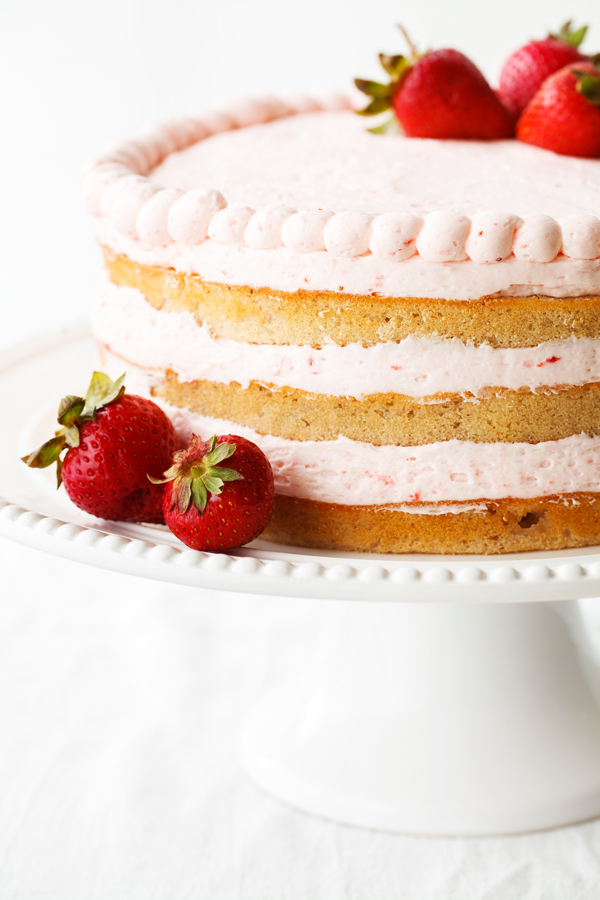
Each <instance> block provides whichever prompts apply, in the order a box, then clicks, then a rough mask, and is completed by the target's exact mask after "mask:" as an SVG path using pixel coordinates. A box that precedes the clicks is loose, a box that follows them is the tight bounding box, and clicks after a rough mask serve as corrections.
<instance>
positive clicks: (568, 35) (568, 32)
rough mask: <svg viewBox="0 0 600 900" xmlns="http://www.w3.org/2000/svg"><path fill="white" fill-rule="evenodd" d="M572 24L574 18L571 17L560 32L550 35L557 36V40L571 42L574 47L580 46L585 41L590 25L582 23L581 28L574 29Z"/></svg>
mask: <svg viewBox="0 0 600 900" xmlns="http://www.w3.org/2000/svg"><path fill="white" fill-rule="evenodd" d="M572 24H573V22H572V20H571V19H569V21H568V22H565V24H564V25H563V26H562V28H561V29H560V31H559V32H558V34H551V35H550V37H553V38H555V39H556V40H557V41H564V42H565V44H570V45H571V46H572V47H579V46H580V44H582V43H583V39H584V38H585V36H586V33H587V30H588V27H587V25H582V27H581V28H577V29H576V30H575V31H573V29H572V28H571V25H572Z"/></svg>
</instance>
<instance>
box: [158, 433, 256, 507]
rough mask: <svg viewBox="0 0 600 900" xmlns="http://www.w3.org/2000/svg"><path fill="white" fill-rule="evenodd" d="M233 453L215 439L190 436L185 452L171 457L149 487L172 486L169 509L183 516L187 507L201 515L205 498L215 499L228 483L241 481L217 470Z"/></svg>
mask: <svg viewBox="0 0 600 900" xmlns="http://www.w3.org/2000/svg"><path fill="white" fill-rule="evenodd" d="M235 451H236V445H235V444H229V443H227V442H226V441H222V442H221V443H219V444H217V438H216V435H214V436H213V437H212V438H211V439H210V440H209V441H203V440H202V439H201V438H199V437H197V436H196V435H193V437H192V441H191V443H190V446H189V447H188V449H187V450H178V451H177V453H175V454H174V455H173V465H172V466H171V467H170V468H169V469H167V471H166V472H164V478H152V477H151V476H150V475H148V478H149V480H150V481H151V482H152V484H166V483H167V482H169V481H172V482H173V491H172V494H171V509H172V510H173V509H175V508H177V512H178V513H179V514H180V515H184V514H185V513H186V512H187V510H188V509H189V507H190V503H192V504H193V506H194V507H195V508H196V509H197V511H198V512H199V513H203V512H204V510H205V509H206V504H207V503H208V500H209V494H215V495H218V494H220V493H221V491H222V489H223V486H224V484H225V483H226V482H228V481H243V480H244V476H243V475H241V474H240V472H237V471H236V470H235V469H228V468H226V467H225V466H220V465H219V463H221V462H223V461H224V460H226V459H229V457H230V456H233V454H234V453H235Z"/></svg>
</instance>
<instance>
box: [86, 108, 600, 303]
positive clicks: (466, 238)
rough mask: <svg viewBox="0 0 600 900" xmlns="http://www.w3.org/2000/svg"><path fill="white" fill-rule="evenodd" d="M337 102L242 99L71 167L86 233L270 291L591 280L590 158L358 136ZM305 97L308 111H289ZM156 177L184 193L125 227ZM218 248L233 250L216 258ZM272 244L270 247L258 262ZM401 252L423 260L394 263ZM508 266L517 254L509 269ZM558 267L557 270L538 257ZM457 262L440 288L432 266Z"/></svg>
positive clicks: (557, 288)
mask: <svg viewBox="0 0 600 900" xmlns="http://www.w3.org/2000/svg"><path fill="white" fill-rule="evenodd" d="M344 104H345V101H344V99H343V98H339V97H331V98H329V99H328V100H326V101H323V100H321V101H317V102H316V103H314V102H311V101H307V100H306V99H303V100H298V101H296V103H294V102H293V101H287V102H284V101H279V100H276V99H275V98H264V99H262V100H255V101H244V102H242V103H238V104H234V105H232V106H231V107H230V108H229V109H228V110H227V111H226V112H225V113H222V114H220V115H219V114H216V113H207V114H205V115H204V116H200V117H199V118H198V119H186V120H179V121H176V122H171V123H167V125H166V126H165V127H163V128H162V129H159V130H158V131H157V132H155V133H153V134H152V135H150V136H149V138H147V139H145V140H144V141H139V142H130V143H129V144H126V145H123V146H122V147H121V148H118V149H117V150H115V151H113V153H111V154H108V155H107V156H105V157H103V158H102V159H100V160H98V161H97V162H96V163H95V164H94V165H92V166H91V167H89V168H88V171H87V173H86V176H85V182H84V196H85V199H86V204H87V205H88V208H89V209H90V211H91V212H92V213H93V214H94V215H96V216H102V217H103V218H102V219H101V220H100V222H99V227H98V234H99V237H100V239H101V240H103V241H104V242H106V243H107V244H108V245H109V246H110V247H111V248H112V249H113V250H114V251H115V252H123V253H127V254H128V255H129V256H131V257H132V258H133V259H135V260H137V261H139V262H144V263H147V264H151V265H170V266H174V267H175V268H178V269H180V270H183V271H192V272H196V273H198V274H200V275H201V276H203V277H205V278H207V279H211V280H217V281H219V280H226V281H229V282H231V283H235V284H249V285H252V286H267V287H268V286H271V287H275V288H280V289H284V290H297V289H298V288H301V287H305V286H306V285H307V284H309V285H310V286H311V287H312V288H314V289H326V290H336V289H338V290H342V291H345V292H355V293H358V292H361V293H362V292H366V293H391V294H394V293H398V292H400V293H404V294H410V295H413V296H432V297H436V296H449V297H452V298H456V299H472V298H475V297H479V296H482V295H485V294H490V293H496V294H527V293H533V292H540V293H545V294H548V295H550V296H552V295H557V296H581V295H583V294H586V293H597V292H598V291H599V290H600V221H599V220H598V219H597V218H596V217H595V216H594V215H592V212H591V211H592V210H594V209H598V208H600V178H599V177H598V176H599V174H600V161H598V160H580V159H573V158H569V157H559V156H556V155H554V154H552V153H549V152H546V151H543V150H539V149H538V148H534V147H530V146H528V145H524V144H521V143H519V142H518V141H490V142H481V143H477V142H472V141H471V142H461V141H433V140H419V139H407V138H404V137H401V136H397V135H396V136H394V135H387V136H381V135H372V134H369V133H368V132H367V131H366V130H365V128H364V122H363V121H362V120H361V119H359V118H358V117H357V116H355V115H354V114H353V113H351V112H347V111H344V110H343V106H344ZM315 105H316V106H317V108H318V109H319V110H321V111H319V112H304V110H308V109H313V108H314V106H315ZM322 110H329V111H322ZM339 110H341V111H339ZM226 129H229V130H226ZM232 129H233V130H232ZM208 135H212V136H210V137H209V136H208ZM157 163H160V165H158V167H157V168H156V164H157ZM152 169H153V171H152ZM126 173H129V174H126ZM147 175H149V177H150V179H151V186H150V183H148V181H147V179H146V177H145V176H147ZM144 182H146V184H145V185H144ZM162 187H166V188H172V189H176V190H181V191H183V192H189V193H190V194H192V195H193V197H192V200H190V201H186V202H184V200H185V198H186V197H187V196H188V195H189V194H188V193H184V196H183V197H181V198H180V199H179V200H178V201H177V202H175V203H174V204H173V205H172V206H170V205H169V204H168V203H167V201H166V200H164V201H163V203H160V202H158V201H157V202H156V204H154V205H153V206H151V210H152V211H153V213H152V216H153V218H152V223H151V226H152V227H149V228H148V230H146V226H145V227H144V229H143V230H142V234H140V233H139V228H138V226H137V216H138V215H139V214H140V213H141V209H142V207H143V205H144V204H145V203H146V202H147V201H148V200H150V199H151V198H152V195H153V193H156V192H157V191H159V190H160V189H161V188H162ZM217 188H218V189H219V191H218V192H217V190H216V189H217ZM217 193H218V196H219V197H226V198H227V201H225V200H223V205H221V206H219V207H218V208H216V207H213V208H210V205H207V204H206V203H205V200H206V197H207V196H209V195H210V196H213V197H214V196H216V194H217ZM200 198H204V200H200ZM227 204H228V205H227ZM202 206H204V208H201V207H202ZM284 209H285V210H286V212H285V213H283V212H282V210H284ZM159 210H160V213H159ZM227 210H229V212H228V211H227ZM295 210H299V211H298V212H295ZM161 217H162V219H161ZM147 235H150V238H149V239H146V238H147ZM207 240H208V243H209V246H208V248H207V247H205V246H204V244H205V242H206V241H207ZM160 241H162V242H163V243H160ZM218 244H220V245H225V246H227V247H231V248H232V250H231V252H230V254H229V256H228V259H227V264H226V268H224V267H223V264H222V257H220V258H219V251H218V250H216V249H215V246H214V245H218ZM275 249H278V250H280V251H286V252H285V255H284V256H281V255H280V256H279V258H278V259H277V260H273V259H272V258H271V257H270V254H271V252H272V251H273V250H275ZM247 250H251V251H252V252H253V254H254V255H253V256H249V255H248V254H247V252H246V251H247ZM322 251H324V252H325V253H326V254H328V255H329V256H330V257H331V260H329V261H328V262H327V263H326V264H325V265H323V262H322V261H321V260H320V258H319V254H320V253H321V252H322ZM415 253H416V254H419V256H420V258H421V260H422V261H423V262H424V263H426V264H428V265H427V266H426V268H425V269H424V270H419V271H418V272H417V270H415V268H414V267H410V268H409V267H408V266H407V265H406V263H407V261H408V260H409V259H410V258H411V257H412V256H414V255H415ZM212 254H215V258H214V259H213V260H211V259H210V257H211V255H212ZM307 254H310V256H309V257H307ZM299 255H302V257H303V260H302V262H301V263H300V262H298V265H295V262H296V257H297V256H299ZM367 260H368V261H369V262H370V269H369V266H366V267H365V266H364V265H363V264H362V263H363V261H367ZM511 261H516V262H520V263H524V264H526V267H525V268H524V269H522V271H519V272H518V277H517V278H515V275H517V272H515V271H514V267H513V268H512V269H511V268H510V267H509V266H508V265H507V264H508V263H510V262H511ZM560 261H564V263H565V266H563V269H564V272H561V273H560V276H559V277H558V279H557V272H556V270H555V269H548V268H547V265H548V264H549V263H557V262H560ZM584 261H585V262H587V263H588V265H587V267H584V268H583V269H582V267H581V266H579V267H577V266H575V265H571V263H572V262H584ZM462 262H467V263H468V265H467V266H465V267H462V268H461V269H460V270H456V273H455V274H456V276H457V277H455V278H453V279H451V280H452V281H453V282H454V285H455V286H454V288H453V291H452V293H451V294H448V293H447V291H448V277H447V275H446V274H444V273H443V267H445V266H448V265H454V264H456V263H462ZM400 263H402V264H403V265H402V266H400V265H399V264H400ZM473 263H474V264H475V265H472V264H473ZM429 264H430V265H429ZM390 266H394V267H395V271H391V270H390V272H389V274H388V269H390ZM491 267H493V268H494V269H497V271H496V272H495V274H494V276H490V275H489V274H488V273H486V272H485V270H486V269H487V268H491ZM298 268H301V269H302V270H303V273H304V274H303V275H302V277H298V276H297V275H294V272H295V271H296V270H297V269H298ZM215 270H216V272H215ZM219 270H220V274H219ZM365 274H367V276H368V277H367V278H366V279H365ZM415 275H417V276H418V277H416V278H415ZM365 280H366V281H370V285H369V287H368V289H366V290H365Z"/></svg>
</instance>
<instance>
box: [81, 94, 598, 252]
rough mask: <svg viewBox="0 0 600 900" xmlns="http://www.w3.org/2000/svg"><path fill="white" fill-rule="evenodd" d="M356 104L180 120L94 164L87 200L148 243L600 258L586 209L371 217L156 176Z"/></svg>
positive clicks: (251, 108)
mask: <svg viewBox="0 0 600 900" xmlns="http://www.w3.org/2000/svg"><path fill="white" fill-rule="evenodd" d="M349 108H351V103H350V101H349V99H348V98H346V97H344V96H342V95H339V94H333V95H329V96H328V97H324V98H320V99H314V98H308V97H300V98H295V99H291V100H288V101H283V100H279V99H277V98H273V97H268V98H264V99H257V100H247V101H244V102H241V103H237V104H234V105H231V106H229V107H227V108H226V109H224V110H223V111H208V112H206V113H204V114H202V115H200V116H199V117H197V118H180V119H176V120H172V121H170V122H167V123H165V124H164V125H163V126H161V127H160V128H158V129H157V130H156V131H154V132H152V133H151V134H149V135H148V136H147V137H146V138H142V139H140V140H136V141H129V142H127V143H124V144H121V145H119V146H118V147H116V148H115V149H114V150H113V151H112V152H109V153H107V154H106V155H104V156H102V157H100V158H98V159H96V160H95V161H93V162H92V163H91V164H90V165H89V166H88V168H87V170H86V172H85V174H84V183H83V194H84V202H85V205H86V208H87V209H88V211H89V212H90V213H92V215H94V216H97V217H99V218H102V219H105V220H107V221H108V222H110V224H111V226H112V227H113V228H114V229H115V230H116V231H117V232H118V233H119V234H120V235H122V236H124V237H126V238H130V239H133V240H135V241H138V242H139V243H140V245H141V246H145V247H148V248H151V247H161V246H162V247H164V246H168V245H169V244H176V245H180V246H182V247H193V246H195V245H197V244H200V243H202V242H203V241H204V240H205V239H206V238H210V239H211V240H212V241H214V242H215V243H217V244H223V245H226V246H227V245H228V246H235V245H238V246H245V247H248V248H250V249H253V250H270V249H277V248H280V247H284V248H286V249H287V250H289V251H291V252H293V253H300V254H302V253H311V252H315V251H325V252H326V253H328V254H330V255H331V256H332V257H334V258H340V259H344V258H353V257H362V256H373V257H375V258H376V259H380V260H385V261H388V262H389V261H392V262H398V263H400V262H402V261H403V260H407V259H410V258H411V257H414V256H419V257H421V258H422V259H423V260H425V261H427V262H434V263H444V262H445V263H448V262H463V261H470V262H473V263H476V264H492V265H493V264H495V263H501V262H503V261H505V260H507V259H509V258H511V257H512V258H514V259H516V260H519V261H521V262H530V263H548V262H552V261H553V260H556V259H557V258H558V257H559V256H560V255H561V254H562V256H563V257H567V258H569V259H572V260H597V259H600V219H598V218H597V217H596V216H594V215H591V214H587V213H575V214H572V215H569V216H565V217H564V218H561V219H560V220H558V221H557V220H555V219H553V218H552V217H550V216H547V215H533V216H528V217H526V218H524V219H523V218H520V217H519V216H516V215H513V214H512V213H510V212H504V211H501V210H484V211H482V212H478V213H476V214H474V215H473V216H472V217H471V218H469V217H467V216H464V215H462V214H460V213H458V212H455V211H452V210H446V209H442V210H434V211H432V212H430V213H429V214H428V215H426V216H424V217H421V216H417V215H414V214H413V213H410V212H403V211H398V212H388V213H384V214H383V215H378V216H370V215H367V214H365V213H361V212H354V211H351V210H339V211H335V210H327V209H304V210H295V209H292V208H291V207H288V206H284V205H281V204H277V205H273V206H266V207H263V208H262V209H258V210H255V209H252V208H251V207H249V206H247V205H245V204H242V203H239V202H236V201H235V200H233V201H232V202H228V201H227V200H226V199H225V197H224V196H223V195H222V194H221V192H220V191H219V190H217V189H216V188H215V189H212V190H198V189H196V190H190V191H185V192H184V191H182V190H179V189H177V188H164V187H162V186H161V185H159V184H156V183H154V182H153V181H152V180H151V178H149V177H148V175H149V173H151V172H152V170H153V169H154V168H156V166H158V165H159V164H160V163H161V162H162V161H163V160H164V159H165V158H166V157H167V156H169V155H170V154H171V153H174V152H177V151H180V150H184V149H186V148H187V147H190V146H191V145H193V144H195V143H197V142H198V141H201V140H204V139H206V138H207V137H210V136H211V135H214V134H218V133H220V132H223V131H229V130H233V129H236V128H243V127H247V126H250V125H256V124H263V123H266V122H270V121H274V120H275V119H279V118H283V117H286V116H292V115H298V114H302V113H307V112H314V111H319V110H324V111H325V110H342V109H349Z"/></svg>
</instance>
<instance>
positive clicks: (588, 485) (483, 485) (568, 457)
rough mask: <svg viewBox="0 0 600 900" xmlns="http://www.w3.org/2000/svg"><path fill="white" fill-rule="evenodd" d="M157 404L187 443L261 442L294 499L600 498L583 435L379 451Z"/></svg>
mask: <svg viewBox="0 0 600 900" xmlns="http://www.w3.org/2000/svg"><path fill="white" fill-rule="evenodd" d="M105 368H106V370H107V371H108V373H109V374H111V375H112V376H113V377H116V376H117V375H120V374H121V373H122V372H123V368H124V367H123V360H121V359H120V358H118V357H114V356H111V354H105ZM162 377H163V375H162V373H157V372H152V371H147V370H146V371H145V370H143V369H141V368H138V367H136V366H132V365H128V366H127V389H128V390H129V391H130V392H132V393H138V394H145V395H148V393H149V390H150V386H151V385H152V384H157V383H159V382H160V380H161V379H162ZM155 400H156V398H155ZM158 402H159V403H160V405H161V406H163V408H165V410H166V411H167V413H168V415H169V416H170V417H171V418H172V420H173V422H174V424H175V427H176V428H177V430H178V431H179V433H180V434H181V435H182V437H184V438H185V439H188V440H189V438H190V437H191V434H192V433H194V434H199V435H201V436H202V437H204V438H209V437H210V436H211V435H213V434H239V435H241V436H242V437H246V438H248V439H249V440H251V441H254V443H256V444H258V445H259V447H261V448H262V450H263V451H264V453H265V454H266V455H267V456H268V458H269V460H270V462H271V465H272V466H273V473H274V476H275V490H276V491H277V492H278V493H280V494H286V495H288V496H292V497H303V498H306V499H310V500H321V501H324V502H327V503H341V504H346V505H356V506H371V505H374V504H383V505H391V504H398V503H401V504H406V503H419V502H423V503H434V502H439V501H449V502H454V503H460V502H465V501H472V500H480V499H482V498H486V499H490V500H501V499H503V498H506V497H516V498H522V499H528V498H532V497H543V496H547V495H550V494H562V493H572V492H576V491H593V492H598V491H600V437H589V436H588V435H585V434H579V435H573V436H572V437H568V438H564V439H563V440H560V441H544V442H542V443H539V444H522V443H519V444H503V443H493V444H482V443H473V442H472V441H445V442H443V443H439V442H438V443H432V444H425V445H424V446H420V447H397V446H393V445H390V446H384V447H376V446H374V445H373V444H366V443H363V442H361V441H352V440H349V439H348V438H345V437H339V438H337V440H335V441H293V440H289V439H287V438H280V437H275V436H273V435H263V434H258V432H256V431H254V429H252V428H247V427H246V426H244V425H237V424H235V423H234V422H229V421H226V420H224V419H213V418H210V417H208V416H199V415H196V414H195V413H192V412H190V411H189V410H186V409H179V408H176V407H173V406H169V404H166V403H162V402H161V401H160V400H159V401H158ZM413 509H414V512H420V511H421V510H420V508H419V507H418V506H415V507H413Z"/></svg>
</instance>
